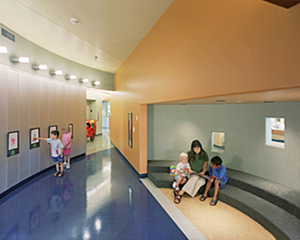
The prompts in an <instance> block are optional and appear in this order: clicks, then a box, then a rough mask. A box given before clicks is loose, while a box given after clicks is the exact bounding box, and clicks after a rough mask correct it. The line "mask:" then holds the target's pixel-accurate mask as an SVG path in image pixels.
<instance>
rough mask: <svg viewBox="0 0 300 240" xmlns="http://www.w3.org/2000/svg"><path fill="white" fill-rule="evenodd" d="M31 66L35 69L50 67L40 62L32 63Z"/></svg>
mask: <svg viewBox="0 0 300 240" xmlns="http://www.w3.org/2000/svg"><path fill="white" fill-rule="evenodd" d="M31 67H32V69H33V70H46V69H48V66H47V65H46V64H40V65H38V64H32V66H31Z"/></svg>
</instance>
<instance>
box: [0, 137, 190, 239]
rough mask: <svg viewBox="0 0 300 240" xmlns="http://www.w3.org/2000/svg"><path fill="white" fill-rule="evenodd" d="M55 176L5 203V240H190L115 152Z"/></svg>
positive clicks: (1, 231) (0, 234) (0, 232)
mask: <svg viewBox="0 0 300 240" xmlns="http://www.w3.org/2000/svg"><path fill="white" fill-rule="evenodd" d="M103 137H104V136H98V137H97V138H103ZM99 140H100V139H99ZM96 141H97V140H96ZM97 145H98V146H100V147H101V148H102V147H103V146H102V145H101V144H99V143H98V144H97ZM105 146H107V145H105ZM53 173H54V169H53V171H52V170H50V171H48V172H46V173H44V174H42V175H41V176H39V177H37V178H36V179H34V180H32V181H30V182H28V183H26V184H25V185H23V186H22V187H20V188H19V189H17V190H16V191H14V192H12V193H11V194H9V195H8V196H6V197H4V198H2V199H1V200H0V204H1V205H0V212H1V216H0V224H1V228H0V239H8V240H14V239H19V240H29V239H30V240H34V239H36V240H52V239H55V240H59V239H64V240H65V239H74V240H75V239H76V240H79V239H84V240H88V239H186V237H185V236H184V234H183V233H182V232H181V231H180V229H179V228H178V227H177V226H176V225H175V223H174V222H173V221H172V220H171V218H170V217H169V216H168V214H167V213H166V212H165V211H164V210H163V208H162V207H161V206H160V205H159V204H158V202H157V201H156V200H155V199H154V198H153V196H152V195H151V194H150V193H149V191H147V189H146V187H145V186H144V184H143V183H141V182H140V181H139V179H137V178H136V177H135V176H134V175H133V174H132V173H131V171H130V170H129V169H128V167H127V166H126V164H125V163H124V162H123V160H122V158H121V156H120V155H119V154H118V153H117V151H116V150H115V149H113V148H112V149H107V150H102V151H99V152H96V153H92V154H91V155H87V156H86V158H85V159H83V160H79V161H73V162H72V164H71V169H70V170H66V173H65V175H64V176H63V177H62V178H57V177H54V176H53ZM174 236H176V237H175V238H174Z"/></svg>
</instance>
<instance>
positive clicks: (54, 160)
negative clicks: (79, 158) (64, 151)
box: [52, 155, 64, 163]
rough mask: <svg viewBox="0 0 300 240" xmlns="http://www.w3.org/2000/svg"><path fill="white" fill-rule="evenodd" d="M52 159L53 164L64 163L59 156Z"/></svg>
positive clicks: (62, 158)
mask: <svg viewBox="0 0 300 240" xmlns="http://www.w3.org/2000/svg"><path fill="white" fill-rule="evenodd" d="M52 159H53V162H55V163H56V162H59V163H61V162H63V161H64V157H61V156H60V155H59V156H58V157H52Z"/></svg>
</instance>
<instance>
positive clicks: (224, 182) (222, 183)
mask: <svg viewBox="0 0 300 240" xmlns="http://www.w3.org/2000/svg"><path fill="white" fill-rule="evenodd" d="M226 183H227V181H225V180H224V179H220V186H219V189H221V188H224V187H225V184H226Z"/></svg>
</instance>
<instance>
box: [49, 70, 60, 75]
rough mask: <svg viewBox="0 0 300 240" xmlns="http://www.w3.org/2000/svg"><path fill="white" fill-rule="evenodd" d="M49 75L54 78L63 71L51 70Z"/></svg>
mask: <svg viewBox="0 0 300 240" xmlns="http://www.w3.org/2000/svg"><path fill="white" fill-rule="evenodd" d="M49 73H50V75H52V76H55V75H62V74H63V71H62V70H53V69H51V70H50V71H49Z"/></svg>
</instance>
